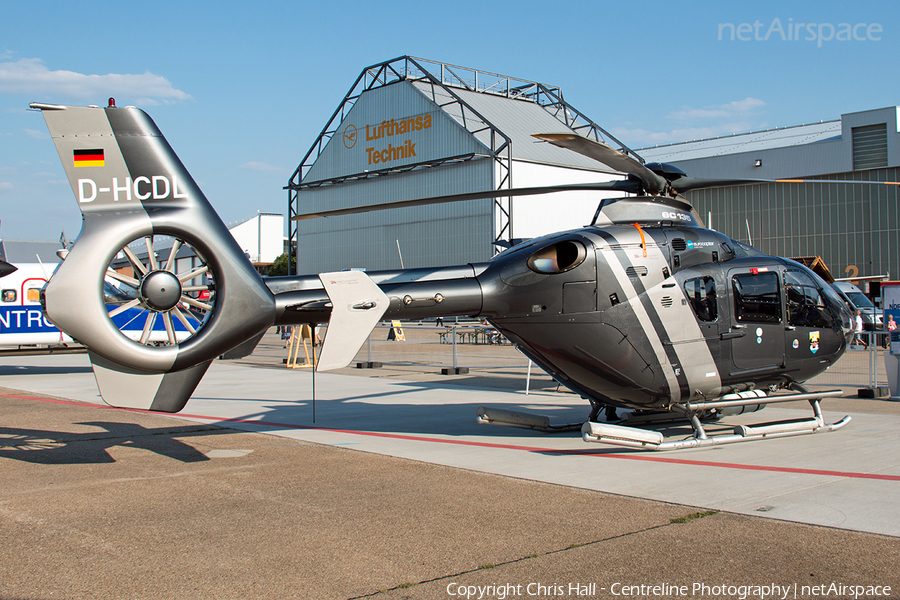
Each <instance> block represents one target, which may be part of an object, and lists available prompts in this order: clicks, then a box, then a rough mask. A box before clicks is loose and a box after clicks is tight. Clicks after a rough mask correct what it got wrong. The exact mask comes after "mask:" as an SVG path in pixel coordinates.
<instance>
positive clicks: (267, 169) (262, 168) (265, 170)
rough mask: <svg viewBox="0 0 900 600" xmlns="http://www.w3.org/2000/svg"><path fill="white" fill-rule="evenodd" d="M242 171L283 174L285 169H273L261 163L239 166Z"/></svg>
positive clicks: (271, 166) (248, 163) (273, 167)
mask: <svg viewBox="0 0 900 600" xmlns="http://www.w3.org/2000/svg"><path fill="white" fill-rule="evenodd" d="M241 168H242V169H249V170H251V171H261V172H263V173H284V172H285V169H284V168H283V167H275V166H273V165H268V164H266V163H262V162H247V163H244V164H242V165H241Z"/></svg>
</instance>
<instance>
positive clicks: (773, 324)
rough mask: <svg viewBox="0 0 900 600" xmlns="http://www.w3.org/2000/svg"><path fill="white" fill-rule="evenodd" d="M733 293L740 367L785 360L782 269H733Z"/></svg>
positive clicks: (778, 363) (734, 354) (733, 346)
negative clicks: (779, 270) (780, 271)
mask: <svg viewBox="0 0 900 600" xmlns="http://www.w3.org/2000/svg"><path fill="white" fill-rule="evenodd" d="M729 280H730V282H731V295H732V310H733V311H734V312H733V314H732V325H731V332H729V333H728V334H726V335H727V336H728V337H731V338H732V343H731V350H732V361H733V362H734V366H735V367H736V368H737V369H738V370H754V369H765V368H767V367H780V366H782V365H783V364H784V339H785V330H784V327H785V325H784V316H783V314H784V311H783V308H782V291H781V277H780V273H779V272H778V270H777V269H775V268H747V269H732V270H731V271H729Z"/></svg>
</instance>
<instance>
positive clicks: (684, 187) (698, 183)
mask: <svg viewBox="0 0 900 600" xmlns="http://www.w3.org/2000/svg"><path fill="white" fill-rule="evenodd" d="M763 183H807V184H808V183H828V184H841V185H847V184H861V185H900V181H860V180H856V179H701V178H699V177H681V178H679V179H676V180H674V181H673V182H672V189H673V190H675V191H676V192H678V193H679V194H680V193H683V192H689V191H691V190H701V189H704V188H712V187H731V186H738V185H760V184H763Z"/></svg>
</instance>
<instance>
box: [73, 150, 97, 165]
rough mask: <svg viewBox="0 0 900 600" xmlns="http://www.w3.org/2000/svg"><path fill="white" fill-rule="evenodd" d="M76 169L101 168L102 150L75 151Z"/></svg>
mask: <svg viewBox="0 0 900 600" xmlns="http://www.w3.org/2000/svg"><path fill="white" fill-rule="evenodd" d="M74 158H75V166H76V167H102V166H103V150H102V149H100V150H75V155H74Z"/></svg>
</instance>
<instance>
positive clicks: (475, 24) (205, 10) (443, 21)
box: [0, 0, 900, 240]
mask: <svg viewBox="0 0 900 600" xmlns="http://www.w3.org/2000/svg"><path fill="white" fill-rule="evenodd" d="M898 51H900V11H898V10H896V8H895V7H894V5H893V4H892V3H890V2H884V1H878V2H873V1H869V0H857V1H855V2H846V1H845V0H844V1H839V2H835V1H827V0H826V1H816V2H790V1H785V0H778V1H770V0H759V1H757V2H753V3H734V2H722V1H721V0H719V1H715V2H707V1H697V2H681V3H675V2H671V1H669V2H651V1H645V2H633V3H623V2H605V1H603V0H591V1H581V0H569V1H568V2H565V3H548V2H543V1H536V0H516V1H514V2H513V1H507V0H495V1H492V2H470V1H468V0H457V1H455V2H451V3H437V2H421V1H415V2H412V1H406V0H394V1H393V2H391V3H385V2H372V1H371V0H367V1H357V0H345V1H343V2H335V3H324V2H310V1H305V0H299V1H297V0H295V1H281V2H277V1H267V0H256V1H255V2H252V3H250V2H246V1H242V2H232V1H229V0H218V1H215V2H205V1H194V2H191V1H187V0H178V1H170V0H154V2H146V3H134V2H122V3H114V4H110V3H83V2H70V1H66V2H58V1H55V0H47V1H44V2H40V3H31V2H23V1H21V0H15V1H13V0H0V239H6V240H56V239H58V238H59V236H60V234H61V233H63V232H64V233H65V235H66V237H67V238H68V239H69V240H71V239H74V238H75V237H76V236H77V235H78V232H79V231H80V229H81V215H80V213H79V211H78V207H77V203H76V201H75V198H74V196H73V194H72V191H71V188H70V187H69V185H68V182H67V181H66V178H65V174H64V172H63V168H62V165H61V164H60V162H59V157H58V155H57V154H56V150H55V149H54V146H53V143H52V141H51V140H50V136H49V134H48V133H47V129H46V125H45V124H44V121H43V118H42V117H41V115H40V113H39V112H37V111H32V110H28V104H29V103H30V102H46V103H53V104H69V105H90V104H97V105H105V104H106V100H107V98H109V97H110V96H112V97H115V98H116V101H117V104H118V105H119V106H128V105H134V106H138V107H140V108H143V109H144V110H145V111H147V112H148V113H149V114H150V116H151V117H152V118H153V120H154V121H156V123H157V125H158V126H159V128H160V129H161V130H162V132H163V134H164V135H165V136H166V138H167V139H168V141H169V143H170V144H171V145H172V147H173V148H174V149H175V151H176V152H177V153H178V155H179V157H180V158H181V160H182V162H183V163H184V164H185V166H186V167H187V169H188V171H189V172H190V173H191V175H192V176H193V177H194V179H195V180H196V181H197V182H198V183H199V185H200V187H201V188H202V189H203V190H204V192H205V194H206V196H207V198H209V200H210V201H211V202H212V204H213V206H214V207H215V208H216V210H217V211H218V212H219V214H220V216H221V217H222V219H223V220H224V221H225V223H227V224H233V223H237V222H239V221H241V220H244V219H246V218H250V217H253V216H255V215H256V214H257V212H274V213H281V214H285V215H286V214H287V203H288V196H287V192H286V191H285V190H284V189H283V187H284V186H285V185H286V184H287V182H288V180H289V178H290V176H291V174H292V173H293V172H294V170H295V169H296V168H297V165H298V164H299V163H300V161H301V160H302V159H303V157H304V155H305V154H306V152H307V151H308V150H309V148H310V147H311V146H312V144H313V143H314V142H315V141H316V139H317V137H318V135H319V133H320V132H321V130H322V128H323V127H324V126H325V124H326V123H327V121H328V119H329V118H330V117H331V114H332V113H333V112H334V110H335V108H336V107H337V106H338V105H339V103H340V102H341V100H343V98H344V95H345V94H346V93H347V92H348V90H349V89H350V87H351V86H352V84H353V82H354V81H355V80H356V77H357V76H358V75H359V74H360V72H361V71H362V70H363V69H364V68H365V67H367V66H370V65H373V64H377V63H381V62H384V61H387V60H390V59H393V58H396V57H399V56H403V55H410V56H415V57H421V58H425V59H428V60H432V61H437V62H443V63H448V64H452V65H459V66H462V67H468V68H473V69H479V70H482V71H487V72H491V73H497V74H501V75H505V76H511V77H515V78H519V79H525V80H530V81H537V82H541V83H544V84H548V85H553V86H558V87H559V88H561V89H562V91H563V94H564V97H565V99H566V101H567V102H568V103H569V104H571V105H572V106H574V107H575V108H577V109H578V110H579V111H581V112H582V113H584V114H585V115H587V116H588V117H589V118H590V119H591V120H593V121H594V122H596V123H598V124H599V125H600V126H601V127H603V128H604V129H606V130H607V131H609V132H610V133H612V134H613V135H615V136H616V137H617V138H618V139H619V140H621V141H622V142H624V143H625V144H626V145H628V146H630V147H632V148H641V147H646V146H652V145H656V144H667V143H673V142H682V141H687V140H691V139H702V138H708V137H715V136H720V135H730V134H732V133H741V132H747V131H758V130H762V129H769V128H772V127H785V126H791V125H799V124H803V123H813V122H818V121H820V120H835V119H839V118H840V116H841V115H842V114H845V113H850V112H856V111H862V110H869V109H874V108H883V107H886V106H895V105H898V104H900V77H898V70H897V67H898V65H897V56H900V52H898Z"/></svg>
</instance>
